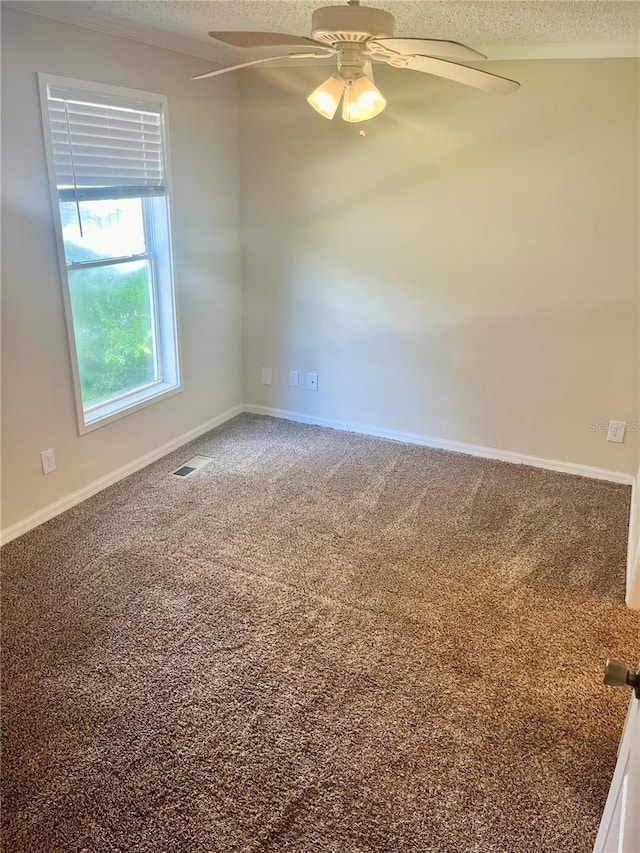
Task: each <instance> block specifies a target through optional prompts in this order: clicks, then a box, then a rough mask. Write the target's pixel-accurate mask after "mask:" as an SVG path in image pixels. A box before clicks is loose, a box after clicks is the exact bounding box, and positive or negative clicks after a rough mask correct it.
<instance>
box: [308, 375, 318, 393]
mask: <svg viewBox="0 0 640 853" xmlns="http://www.w3.org/2000/svg"><path fill="white" fill-rule="evenodd" d="M307 390H308V391H317V390H318V374H317V373H307Z"/></svg>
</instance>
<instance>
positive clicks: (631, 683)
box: [604, 658, 640, 699]
mask: <svg viewBox="0 0 640 853" xmlns="http://www.w3.org/2000/svg"><path fill="white" fill-rule="evenodd" d="M604 683H605V684H608V685H609V687H626V686H628V687H633V689H634V692H635V694H636V698H637V699H640V670H639V671H638V672H634V671H633V670H632V669H629V668H628V667H627V665H626V664H624V663H622V661H619V660H611V658H607V662H606V663H605V665H604Z"/></svg>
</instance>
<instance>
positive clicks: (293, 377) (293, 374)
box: [289, 370, 300, 388]
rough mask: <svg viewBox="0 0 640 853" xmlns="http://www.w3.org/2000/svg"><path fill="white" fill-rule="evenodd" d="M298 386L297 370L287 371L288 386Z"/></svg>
mask: <svg viewBox="0 0 640 853" xmlns="http://www.w3.org/2000/svg"><path fill="white" fill-rule="evenodd" d="M299 386H300V378H299V376H298V371H297V370H290V371H289V388H298V387H299Z"/></svg>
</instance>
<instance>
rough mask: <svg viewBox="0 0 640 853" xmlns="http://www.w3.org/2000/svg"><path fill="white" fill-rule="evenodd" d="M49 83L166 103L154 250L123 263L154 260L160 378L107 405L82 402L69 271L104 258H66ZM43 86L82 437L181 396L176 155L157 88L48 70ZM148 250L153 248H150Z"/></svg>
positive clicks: (152, 223) (152, 226) (151, 219)
mask: <svg viewBox="0 0 640 853" xmlns="http://www.w3.org/2000/svg"><path fill="white" fill-rule="evenodd" d="M48 86H53V87H60V88H68V89H77V90H82V91H85V92H87V94H96V95H107V96H112V97H114V98H118V97H120V98H123V99H128V100H131V99H136V100H139V101H148V102H152V103H153V104H154V105H157V104H158V103H160V104H161V105H162V121H161V133H162V148H163V154H164V170H165V181H164V186H165V195H163V196H157V197H149V198H144V199H143V201H142V204H143V216H144V228H145V238H148V239H150V242H151V244H152V246H151V250H150V251H147V252H146V253H145V254H144V256H132V257H131V258H123V259H122V260H121V261H120V262H121V263H125V262H126V261H131V260H137V259H141V258H143V257H144V258H147V257H149V259H150V268H151V279H152V283H151V286H152V293H153V296H154V300H153V302H154V304H153V308H152V310H153V312H154V318H155V337H156V360H157V363H158V371H159V375H160V378H159V379H158V380H156V381H154V382H152V383H150V384H149V385H147V386H145V387H144V388H138V389H136V390H135V391H132V392H128V393H124V394H122V395H120V396H119V397H116V398H111V399H110V400H108V401H106V402H105V403H100V404H97V405H95V406H91V407H89V408H87V409H85V407H84V404H83V400H82V388H81V384H80V370H79V366H78V354H77V348H76V340H75V331H74V326H73V311H72V306H71V294H70V289H69V278H68V274H67V273H68V271H69V269H79V268H90V267H93V266H99V265H101V262H100V261H89V262H86V263H81V264H67V261H66V255H65V247H64V238H63V232H62V219H61V215H60V203H59V198H58V188H57V181H56V173H55V166H54V157H53V143H52V133H51V125H50V121H49V111H48V106H47V100H48V94H47V87H48ZM38 87H39V92H40V108H41V109H40V113H41V117H42V128H43V136H44V145H45V153H46V162H47V172H48V176H49V187H50V192H51V207H52V212H53V221H54V226H55V238H56V247H57V250H58V261H59V267H60V279H61V284H62V294H63V300H64V310H65V318H66V324H67V335H68V340H69V356H70V362H71V374H72V379H73V390H74V396H75V401H76V414H77V420H78V431H79V433H80V435H84V434H85V433H87V432H91V431H92V430H94V429H98V428H99V427H102V426H105V425H106V424H109V423H111V422H112V421H115V420H118V419H119V418H123V417H126V416H127V415H130V414H132V413H133V412H136V411H138V410H140V409H143V408H146V407H147V406H151V405H153V404H155V403H158V402H160V400H164V399H165V398H167V397H170V396H172V395H173V394H177V393H179V392H180V391H181V390H182V384H181V375H180V361H181V359H180V338H179V333H178V330H179V317H178V306H177V301H176V294H175V287H174V279H173V252H172V243H173V220H172V216H171V204H170V202H171V173H170V163H171V155H170V149H169V134H168V127H167V124H168V118H167V115H168V101H167V98H166V96H165V95H160V94H156V93H154V92H145V91H141V90H139V89H128V88H123V87H120V86H111V85H107V84H104V83H91V82H89V81H86V80H76V79H73V78H69V77H59V76H57V75H53V74H44V73H41V72H39V73H38ZM160 205H162V207H160ZM158 220H162V222H161V223H160V224H159V223H158ZM147 249H149V247H148V246H147ZM118 260H119V259H118ZM107 261H108V262H112V261H113V259H111V258H109V259H107Z"/></svg>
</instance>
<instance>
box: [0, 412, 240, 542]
mask: <svg viewBox="0 0 640 853" xmlns="http://www.w3.org/2000/svg"><path fill="white" fill-rule="evenodd" d="M242 411H243V407H242V406H234V407H233V408H232V409H227V411H226V412H222V414H220V415H217V416H216V417H215V418H211V419H210V420H208V421H205V423H203V424H200V425H199V426H197V427H194V429H190V430H189V431H188V432H185V433H183V434H182V435H179V436H178V437H177V438H173V439H171V441H167V442H166V443H165V444H162V445H161V446H160V447H156V449H155V450H151V451H150V452H149V453H145V454H144V456H139V457H138V458H137V459H134V460H133V461H132V462H128V463H127V464H126V465H122V466H121V467H120V468H116V470H115V471H112V472H111V473H110V474H106V475H105V476H104V477H100V478H99V479H97V480H94V481H93V482H92V483H89V484H88V485H87V486H83V488H82V489H78V491H76V492H72V493H71V494H70V495H66V496H65V497H64V498H60V500H57V501H55V502H54V503H52V504H49V505H48V506H46V507H44V509H41V510H39V511H38V512H35V513H34V514H33V515H30V516H28V517H27V518H24V519H22V521H18V522H16V523H15V524H12V525H10V526H9V527H5V529H4V530H2V531H0V545H5V544H6V543H7V542H11V540H12V539H16V538H17V537H18V536H22V534H23V533H27V532H28V531H29V530H33V528H34V527H38V525H40V524H44V522H45V521H49V519H51V518H54V517H55V516H56V515H60V513H61V512H64V511H65V510H67V509H71V507H72V506H76V504H79V503H82V501H85V500H86V499H87V498H90V497H92V495H95V494H97V493H98V492H101V491H102V490H103V489H106V488H107V486H111V485H113V484H114V483H117V482H118V480H123V479H124V478H125V477H128V476H129V474H134V473H135V472H136V471H139V470H140V469H141V468H145V467H146V466H147V465H150V464H151V463H152V462H155V461H156V460H157V459H161V458H162V457H163V456H166V455H167V453H171V452H172V451H174V450H177V449H178V448H179V447H182V445H183V444H188V443H189V442H190V441H193V439H194V438H199V436H201V435H204V433H205V432H209V430H210V429H213V428H214V427H217V426H220V424H223V423H224V422H225V421H228V420H231V418H235V416H236V415H239V414H241V412H242Z"/></svg>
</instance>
